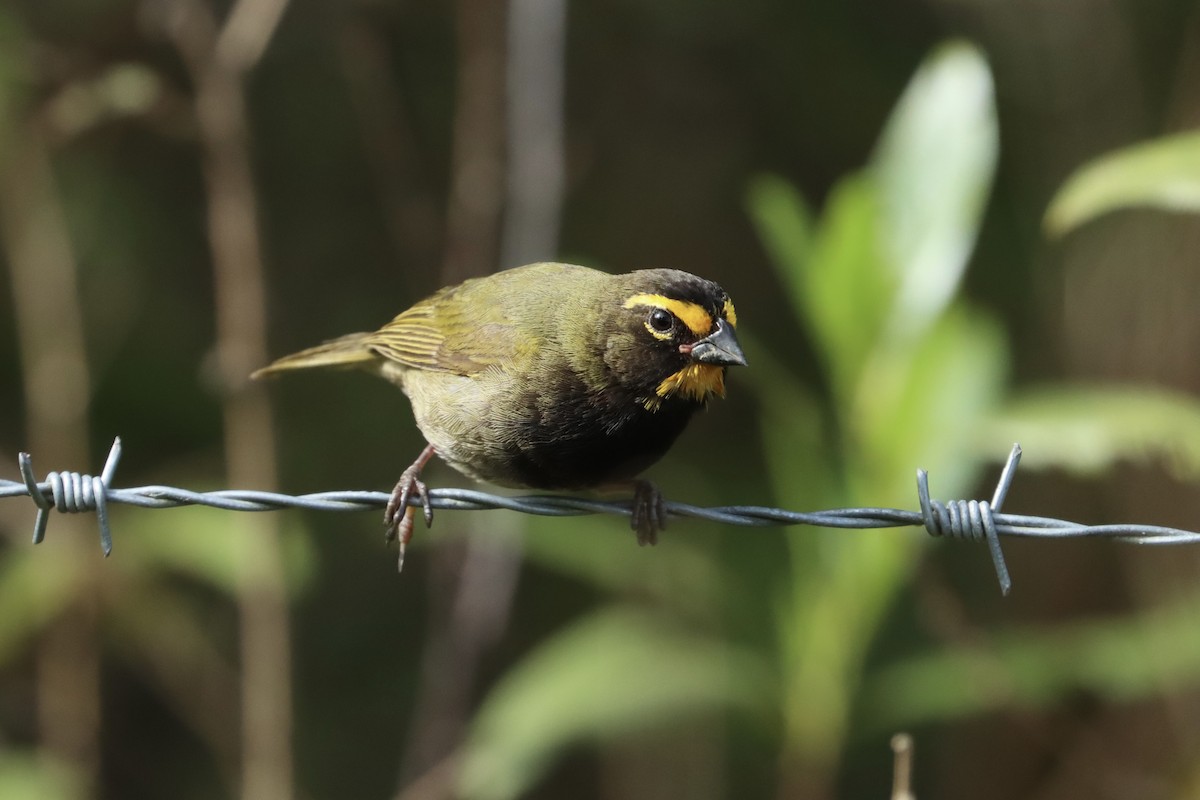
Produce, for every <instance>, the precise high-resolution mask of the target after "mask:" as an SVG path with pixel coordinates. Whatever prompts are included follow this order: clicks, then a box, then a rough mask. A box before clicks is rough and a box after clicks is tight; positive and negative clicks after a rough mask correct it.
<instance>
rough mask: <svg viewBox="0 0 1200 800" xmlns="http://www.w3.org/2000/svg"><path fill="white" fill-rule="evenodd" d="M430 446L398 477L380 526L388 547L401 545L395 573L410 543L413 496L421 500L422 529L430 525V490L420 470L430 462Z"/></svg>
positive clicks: (431, 447) (414, 509) (401, 565)
mask: <svg viewBox="0 0 1200 800" xmlns="http://www.w3.org/2000/svg"><path fill="white" fill-rule="evenodd" d="M433 454H434V449H433V445H427V446H426V447H425V449H424V450H422V451H421V455H419V456H417V460H416V461H414V462H413V463H412V466H410V467H409V468H408V469H406V470H404V472H402V473H400V480H398V481H397V482H396V488H395V489H392V496H391V497H389V498H388V503H387V508H386V509H384V512H383V524H384V526H385V528H386V531H385V532H384V536H383V538H384V541H385V542H387V543H388V544H390V543H391V542H392V541H393V540H396V541H399V542H400V558H399V562H398V563H397V565H396V571H397V572H398V571H400V570H402V569H404V550H405V548H406V547H407V546H408V543H409V541H410V540H411V539H412V535H413V527H414V518H415V516H416V513H415V512H416V508H415V507H414V506H410V505H409V504H408V503H409V500H411V499H412V498H413V496H414V495H415V496H416V497H419V498H420V499H421V510H422V511H423V512H424V517H425V527H426V528H428V527H430V526H431V525H433V507H432V506H430V504H429V490H428V488H426V486H425V482H424V481H422V480H421V477H420V476H421V470H422V469H424V467H425V464H426V463H428V461H429V459H431V458H433Z"/></svg>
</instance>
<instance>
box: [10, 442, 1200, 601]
mask: <svg viewBox="0 0 1200 800" xmlns="http://www.w3.org/2000/svg"><path fill="white" fill-rule="evenodd" d="M120 458H121V440H120V439H119V438H118V439H116V440H114V441H113V446H112V449H111V450H110V451H109V454H108V460H107V461H106V462H105V464H104V470H103V471H102V472H101V474H100V476H99V477H92V476H90V475H81V474H79V473H77V472H51V473H50V474H49V475H48V476H47V477H46V480H44V481H42V482H41V483H38V482H37V480H36V479H35V478H34V474H33V466H32V460H31V459H30V456H29V454H28V453H21V454H20V457H19V459H18V461H19V467H20V471H21V478H22V480H20V481H10V480H3V479H0V498H5V497H30V498H32V499H33V502H34V503H35V504H36V505H37V508H38V515H37V520H36V521H35V522H34V532H33V543H34V544H38V543H39V542H41V541H42V539H43V538H45V535H46V524H47V522H48V520H49V515H50V512H51V511H52V510H58V511H61V512H66V513H79V512H85V511H95V512H96V516H97V519H98V522H99V527H100V546H101V548H102V549H103V550H104V554H105V555H106V556H107V555H108V554H109V553H111V552H112V533H111V531H110V530H109V523H108V504H109V503H124V504H126V505H131V506H140V507H142V508H176V507H178V506H191V505H203V506H210V507H212V508H220V509H225V510H227V511H277V510H279V509H284V508H302V509H307V510H310V511H363V510H370V509H379V508H383V507H384V506H386V505H387V502H388V498H389V495H388V493H387V492H372V491H337V492H317V493H315V494H303V495H287V494H281V493H278V492H259V491H253V490H248V489H227V490H223V491H216V492H193V491H189V490H187V489H179V488H176V487H173V486H140V487H137V488H132V489H114V488H113V487H112V485H111V484H112V477H113V473H114V472H115V471H116V468H117V462H118V461H119V460H120ZM1020 460H1021V447H1020V445H1013V449H1012V452H1011V453H1010V454H1009V457H1008V462H1007V463H1006V464H1005V466H1004V470H1003V471H1002V472H1001V474H1000V480H999V482H998V483H997V486H996V491H995V493H994V494H993V495H992V500H991V502H990V503H989V502H988V501H986V500H980V501H977V500H955V501H951V502H947V503H940V502H938V501H936V500H933V499H931V498H930V495H929V475H928V473H926V472H925V470H923V469H922V470H917V500H918V502H919V504H920V509H921V510H920V511H904V510H901V509H896V508H837V509H829V510H825V511H808V512H804V511H787V510H785V509H781V508H768V507H764V506H721V507H715V508H703V507H700V506H693V505H688V504H687V503H674V502H669V501H668V502H667V503H665V504H664V505H665V507H666V511H667V513H668V514H670V515H671V516H675V517H694V518H696V519H704V520H709V521H712V522H722V523H726V524H729V525H747V526H757V527H761V526H767V525H814V526H819V527H825V528H852V529H866V528H899V527H919V528H924V529H925V530H926V531H928V532H929V534H930V535H931V536H946V537H951V538H955V539H968V540H972V541H981V540H982V541H984V542H986V543H987V546H988V550H989V552H990V554H991V557H992V564H993V566H994V567H995V569H996V578H997V579H998V580H999V582H1000V590H1001V592H1003V593H1004V594H1008V592H1009V590H1010V589H1011V588H1012V578H1011V577H1010V575H1009V572H1008V567H1007V565H1006V564H1005V562H1004V553H1003V551H1002V550H1001V548H1000V537H1001V536H1024V537H1033V538H1041V539H1069V538H1079V537H1104V538H1109V539H1116V540H1119V541H1124V542H1133V543H1138V544H1198V543H1200V533H1197V532H1194V531H1187V530H1181V529H1179V528H1166V527H1161V526H1157V525H1139V524H1119V525H1081V524H1079V523H1077V522H1070V521H1067V520H1061V519H1054V518H1052V517H1035V516H1026V515H1023V514H1005V513H1001V512H1000V506H1001V505H1002V504H1003V503H1004V499H1005V496H1006V495H1007V494H1008V489H1009V487H1010V486H1011V485H1012V481H1013V476H1014V474H1015V472H1016V468H1017V464H1018V463H1019V462H1020ZM429 501H430V505H431V506H432V507H433V508H437V509H448V510H456V511H487V510H493V509H507V510H509V511H517V512H520V513H522V514H535V515H539V516H551V517H569V516H578V515H581V514H622V515H625V516H628V515H629V514H630V513H631V505H630V503H628V502H608V501H603V500H594V499H588V498H583V497H563V496H556V495H522V496H518V497H504V496H501V495H494V494H488V493H487V492H481V491H476V490H472V489H433V490H430V492H429ZM411 502H412V503H413V504H417V503H420V502H421V501H420V499H419V498H413V500H412V501H411Z"/></svg>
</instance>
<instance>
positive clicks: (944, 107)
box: [871, 42, 999, 332]
mask: <svg viewBox="0 0 1200 800" xmlns="http://www.w3.org/2000/svg"><path fill="white" fill-rule="evenodd" d="M998 150H999V133H998V127H997V123H996V111H995V101H994V97H993V90H992V77H991V72H990V71H989V69H988V66H987V62H986V61H985V60H984V58H983V55H982V54H981V53H980V51H979V50H978V49H977V48H976V47H974V46H973V45H969V44H966V43H962V42H954V43H950V44H945V45H942V46H941V47H939V48H937V50H935V51H934V53H933V54H932V55H931V56H930V57H929V58H928V59H927V60H926V61H925V63H924V64H923V65H922V66H921V68H920V69H919V70H918V71H917V74H916V75H915V76H914V77H913V79H912V81H911V82H910V83H909V85H908V88H907V89H906V90H905V92H904V95H903V96H902V97H901V99H900V102H899V103H898V105H897V106H896V109H895V111H893V112H892V116H891V118H890V119H889V120H888V124H887V127H886V128H885V129H884V132H883V135H882V137H881V139H880V141H879V144H878V147H877V150H876V152H875V155H874V158H873V159H872V163H871V174H872V176H873V177H874V178H875V181H876V184H877V186H878V191H879V201H880V204H881V221H882V226H881V229H880V233H881V236H882V238H881V244H882V246H883V248H884V252H885V253H886V254H887V256H888V258H889V260H890V262H891V264H892V265H893V267H894V268H895V269H896V270H897V273H898V274H897V280H898V281H899V282H900V285H899V293H898V295H897V297H896V305H895V308H894V309H893V310H892V315H891V318H890V319H889V320H888V330H889V331H895V332H904V331H909V330H920V329H922V328H923V327H925V326H926V325H928V324H930V323H931V322H932V321H933V320H934V319H935V318H936V317H937V316H938V314H940V313H941V311H942V309H943V308H944V307H945V306H946V304H947V303H949V301H950V299H951V298H952V297H953V296H954V295H955V293H956V292H957V290H958V285H959V282H960V280H961V278H962V274H963V271H964V270H965V268H966V265H967V260H968V259H969V257H970V254H971V251H972V249H973V248H974V246H975V240H976V237H977V236H978V233H979V226H980V223H981V221H982V218H983V211H984V207H985V205H986V203H987V198H988V194H989V192H990V190H991V185H992V176H993V175H994V173H995V170H996V159H997V152H998Z"/></svg>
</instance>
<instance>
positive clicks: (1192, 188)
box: [1045, 132, 1200, 236]
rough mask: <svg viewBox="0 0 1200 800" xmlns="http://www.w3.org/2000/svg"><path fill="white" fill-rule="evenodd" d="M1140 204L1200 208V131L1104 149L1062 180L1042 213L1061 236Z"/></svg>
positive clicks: (1171, 208) (1048, 226)
mask: <svg viewBox="0 0 1200 800" xmlns="http://www.w3.org/2000/svg"><path fill="white" fill-rule="evenodd" d="M1134 206H1141V207H1145V208H1157V209H1162V210H1164V211H1190V212H1196V211H1200V132H1192V133H1181V134H1176V135H1173V136H1165V137H1163V138H1161V139H1154V140H1152V141H1148V142H1142V143H1140V144H1135V145H1133V146H1131V147H1126V148H1124V149H1121V150H1117V151H1115V152H1112V153H1109V154H1107V155H1104V156H1101V157H1100V158H1097V159H1096V160H1095V161H1092V162H1090V163H1088V164H1085V165H1084V166H1083V167H1081V168H1080V169H1079V170H1077V171H1076V172H1075V173H1074V174H1072V175H1071V177H1069V178H1068V179H1067V181H1066V182H1065V183H1064V184H1063V186H1062V188H1060V189H1059V190H1058V193H1057V194H1055V196H1054V199H1053V200H1052V201H1051V202H1050V207H1049V209H1048V210H1047V211H1046V219H1045V226H1046V230H1047V232H1049V234H1050V235H1052V236H1061V235H1063V234H1065V233H1067V232H1068V231H1071V230H1073V229H1074V228H1077V227H1079V226H1080V225H1082V224H1083V223H1085V222H1088V221H1089V220H1092V219H1095V218H1096V217H1098V216H1100V215H1101V214H1104V213H1107V212H1109V211H1114V210H1116V209H1120V208H1130V207H1134Z"/></svg>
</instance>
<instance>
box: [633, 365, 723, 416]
mask: <svg viewBox="0 0 1200 800" xmlns="http://www.w3.org/2000/svg"><path fill="white" fill-rule="evenodd" d="M674 394H682V395H683V396H684V397H685V398H687V399H688V400H694V401H696V402H698V403H702V402H704V401H705V400H707V399H708V398H709V397H710V396H712V395H716V396H717V397H724V396H725V368H724V367H719V366H717V365H715V364H688V365H687V366H686V367H684V368H683V369H681V370H679V372H676V373H674V374H673V375H669V376H668V377H667V378H666V379H665V380H664V381H663V382H662V383H660V384H659V385H658V388H657V389H655V396H654V397H647V398H646V399H645V401H643V405H645V406H646V408H647V409H649V410H650V411H657V410H658V407H659V406H661V405H662V401H663V400H664V399H665V398H668V397H670V396H672V395H674Z"/></svg>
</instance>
